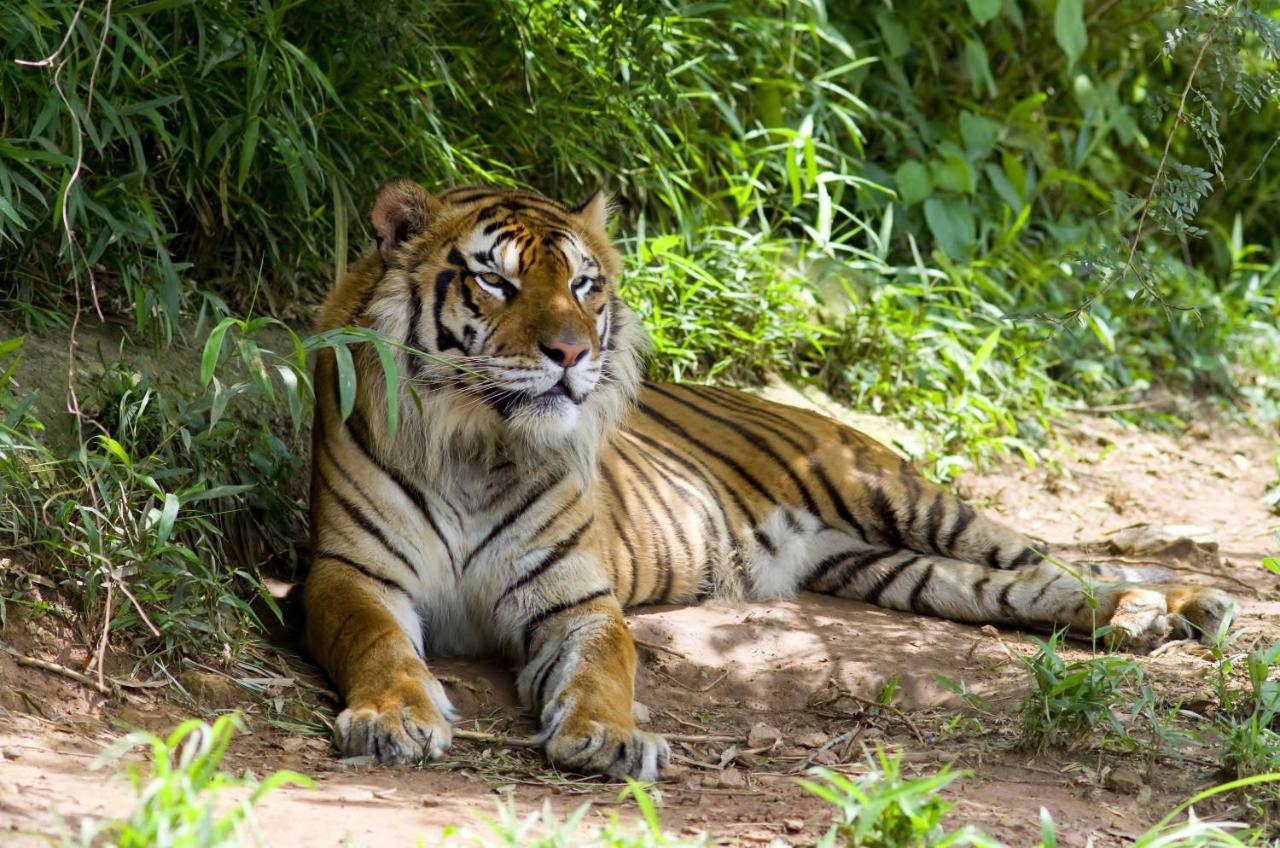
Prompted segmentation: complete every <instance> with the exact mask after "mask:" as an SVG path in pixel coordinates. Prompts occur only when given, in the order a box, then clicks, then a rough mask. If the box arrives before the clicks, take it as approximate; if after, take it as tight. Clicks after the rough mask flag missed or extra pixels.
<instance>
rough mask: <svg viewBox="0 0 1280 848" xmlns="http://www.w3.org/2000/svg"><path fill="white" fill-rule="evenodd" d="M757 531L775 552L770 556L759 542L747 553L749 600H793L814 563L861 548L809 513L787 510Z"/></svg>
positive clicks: (780, 509) (772, 515)
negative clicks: (792, 597)
mask: <svg viewBox="0 0 1280 848" xmlns="http://www.w3.org/2000/svg"><path fill="white" fill-rule="evenodd" d="M788 513H790V516H791V520H790V521H789V520H788V518H787V514H788ZM758 529H759V531H760V533H761V534H763V535H764V536H765V537H767V538H768V540H769V542H770V543H771V544H772V545H773V548H774V550H773V552H770V551H769V549H768V548H767V547H766V546H765V545H764V544H763V543H762V542H760V541H759V540H753V541H752V543H751V548H750V550H749V551H747V556H746V562H747V571H748V573H749V574H750V576H751V585H752V597H754V598H757V599H761V600H763V599H770V598H789V597H791V596H793V595H794V594H795V593H796V592H797V591H798V590H799V589H800V588H801V586H803V585H804V581H805V579H806V578H807V577H808V576H809V572H810V571H811V570H812V569H813V567H814V565H815V564H816V563H819V562H821V561H822V560H824V559H826V558H827V557H829V556H831V555H833V554H836V553H840V552H842V551H852V550H854V549H855V548H856V547H857V546H858V545H860V544H861V541H860V540H857V539H855V538H854V537H852V536H850V535H849V534H848V533H846V532H845V531H843V530H837V529H835V528H831V527H823V525H822V524H821V522H819V521H818V519H817V518H815V517H814V516H812V515H810V514H809V513H807V512H803V511H801V510H797V509H789V508H788V507H778V508H777V509H775V510H774V511H773V512H771V513H769V514H768V515H766V516H765V517H764V519H763V520H762V521H761V522H760V524H759V528H758Z"/></svg>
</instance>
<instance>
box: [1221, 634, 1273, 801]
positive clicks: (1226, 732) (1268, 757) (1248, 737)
mask: <svg viewBox="0 0 1280 848" xmlns="http://www.w3.org/2000/svg"><path fill="white" fill-rule="evenodd" d="M1243 660H1244V662H1243V666H1244V671H1245V674H1246V676H1247V680H1248V689H1247V690H1245V691H1243V692H1232V691H1231V690H1230V688H1229V687H1228V686H1227V685H1226V684H1225V683H1224V684H1223V685H1221V686H1220V687H1219V698H1220V705H1221V707H1222V710H1221V712H1220V713H1219V715H1218V716H1217V725H1218V728H1217V729H1218V734H1219V736H1220V738H1221V744H1222V752H1221V765H1222V770H1223V773H1224V774H1225V776H1226V777H1228V778H1232V779H1240V778H1246V777H1250V776H1253V775H1259V774H1267V773H1278V772H1280V731H1278V730H1277V728H1278V727H1280V680H1275V679H1273V677H1274V676H1275V675H1276V674H1277V672H1278V671H1280V642H1274V643H1272V644H1271V645H1263V646H1259V647H1257V648H1255V649H1254V650H1252V651H1250V652H1249V653H1248V654H1247V655H1245V656H1244V657H1243ZM1231 663H1232V659H1231V658H1227V657H1224V658H1223V659H1222V660H1221V661H1220V664H1219V671H1218V678H1219V680H1223V681H1225V680H1228V679H1229V677H1230V673H1231ZM1224 666H1225V667H1224ZM1242 798H1243V800H1244V803H1245V805H1246V807H1247V808H1248V812H1249V814H1250V815H1251V816H1254V817H1257V818H1259V819H1266V820H1267V821H1271V822H1274V821H1276V820H1277V819H1278V818H1280V784H1277V783H1261V784H1257V785H1255V786H1251V787H1248V788H1247V789H1245V791H1244V792H1243V793H1242Z"/></svg>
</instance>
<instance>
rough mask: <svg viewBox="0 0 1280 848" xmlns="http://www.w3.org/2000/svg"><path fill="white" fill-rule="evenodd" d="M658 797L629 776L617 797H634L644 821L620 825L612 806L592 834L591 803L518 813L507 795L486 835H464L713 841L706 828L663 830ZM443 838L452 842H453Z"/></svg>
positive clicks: (613, 845) (541, 840)
mask: <svg viewBox="0 0 1280 848" xmlns="http://www.w3.org/2000/svg"><path fill="white" fill-rule="evenodd" d="M660 797H661V796H660V794H659V793H658V792H656V791H655V790H653V789H652V788H651V787H650V786H649V785H648V784H644V783H640V782H637V781H635V780H631V779H630V778H628V780H627V786H626V788H625V789H623V790H622V792H621V794H619V796H618V801H619V803H621V802H623V801H626V800H627V799H628V798H630V799H631V800H632V801H634V802H635V805H636V807H637V808H638V809H639V810H640V815H641V819H642V820H643V823H642V824H641V825H639V826H630V825H624V824H623V823H622V822H621V820H620V819H619V817H618V812H617V810H615V811H614V813H613V815H612V816H611V817H610V818H609V821H608V822H606V823H605V824H604V825H602V826H600V827H598V828H597V829H596V830H595V832H594V833H592V834H590V835H587V834H584V833H583V832H582V831H583V828H582V820H583V818H584V817H585V816H586V814H587V812H588V811H589V810H590V809H591V804H590V803H586V804H583V805H582V806H581V807H579V808H578V809H576V810H574V811H573V812H572V813H570V814H569V815H568V816H566V817H565V818H563V819H560V818H559V817H557V816H556V814H555V812H554V811H553V810H552V809H551V803H550V801H544V802H543V805H542V809H541V810H540V811H535V812H533V813H530V814H529V815H527V816H523V817H522V816H521V815H520V813H519V812H518V811H517V810H516V805H515V799H513V798H511V797H508V798H507V799H506V801H505V802H503V803H501V804H499V805H498V814H497V816H496V817H495V818H485V819H484V820H485V824H486V825H487V827H488V828H489V834H488V835H486V836H480V837H477V836H471V835H469V834H468V835H466V838H467V839H468V841H469V842H470V843H471V844H472V845H476V846H485V847H486V848H489V847H490V846H508V848H652V847H653V846H657V845H662V846H666V848H703V846H707V845H710V844H711V838H710V837H709V836H707V835H706V834H700V835H698V836H693V837H687V838H677V837H671V836H668V835H667V834H665V833H664V832H663V830H662V821H661V817H660V815H659V812H658V802H659V800H660ZM482 818H484V817H482ZM446 844H449V845H454V844H456V842H449V843H446Z"/></svg>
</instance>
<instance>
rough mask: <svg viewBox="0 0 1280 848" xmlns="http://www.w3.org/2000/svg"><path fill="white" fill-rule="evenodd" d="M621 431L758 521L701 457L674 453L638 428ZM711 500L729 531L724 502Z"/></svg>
mask: <svg viewBox="0 0 1280 848" xmlns="http://www.w3.org/2000/svg"><path fill="white" fill-rule="evenodd" d="M623 432H624V433H626V434H628V435H630V436H634V437H635V438H637V439H639V440H640V441H642V442H644V443H645V444H646V445H648V446H649V447H651V448H653V449H654V450H656V451H657V452H658V453H660V454H662V455H663V456H666V457H669V458H670V459H671V461H672V462H676V463H679V464H680V465H682V466H684V467H685V468H687V469H689V471H690V472H691V473H693V474H695V475H697V477H698V479H700V480H701V481H702V482H703V483H705V484H706V486H707V488H708V489H711V490H712V491H713V492H714V491H715V490H716V489H722V490H723V491H724V493H725V494H726V495H728V497H729V500H731V501H733V505H734V506H736V507H737V508H738V511H739V512H741V513H742V514H743V515H744V516H746V519H747V521H748V523H750V524H756V523H758V520H757V519H756V516H755V513H754V512H752V511H751V509H750V508H748V507H747V505H746V503H745V502H744V501H743V500H742V496H741V495H739V494H738V490H737V489H735V488H733V487H732V486H730V485H728V484H727V483H725V481H724V480H723V479H721V478H720V477H719V475H717V474H716V473H715V472H714V471H713V470H711V468H710V467H709V466H708V465H707V464H706V463H705V462H703V461H702V460H701V459H698V458H697V457H683V456H681V455H680V454H678V453H676V452H675V451H674V450H672V449H671V448H670V447H668V446H667V445H664V444H662V443H661V442H659V441H657V440H655V439H653V438H651V437H649V436H647V435H645V434H644V433H641V432H640V431H638V430H628V429H624V430H623ZM695 463H696V465H695ZM712 501H713V502H714V503H715V505H716V507H717V508H718V509H719V510H720V515H721V516H722V517H723V519H724V527H725V530H726V531H729V530H730V525H729V514H728V513H727V512H725V508H724V502H723V501H722V500H721V499H720V498H716V497H713V498H712Z"/></svg>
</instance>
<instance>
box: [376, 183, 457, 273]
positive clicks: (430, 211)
mask: <svg viewBox="0 0 1280 848" xmlns="http://www.w3.org/2000/svg"><path fill="white" fill-rule="evenodd" d="M439 211H440V201H438V200H436V199H435V198H434V197H432V196H431V195H429V194H427V191H426V189H424V188H423V187H422V186H420V185H418V184H417V183H415V182H414V181H413V180H411V179H408V178H406V177H396V178H395V179H393V180H388V181H387V182H385V183H383V184H382V186H381V188H379V189H378V199H377V200H375V201H374V202H373V212H372V213H370V215H369V218H370V220H372V221H373V229H374V231H375V232H376V233H377V234H378V250H379V251H381V252H382V259H383V261H385V262H387V263H388V264H390V262H391V258H392V257H393V256H395V255H396V253H398V252H399V250H400V248H401V247H402V246H403V245H404V243H405V242H407V241H409V240H410V239H412V238H413V237H414V236H416V235H417V234H418V233H420V232H422V231H423V230H424V229H426V227H427V224H428V223H429V222H430V221H431V219H432V217H434V216H435V214H436V213H437V212H439Z"/></svg>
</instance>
